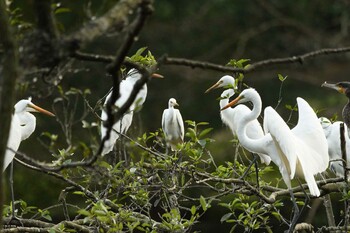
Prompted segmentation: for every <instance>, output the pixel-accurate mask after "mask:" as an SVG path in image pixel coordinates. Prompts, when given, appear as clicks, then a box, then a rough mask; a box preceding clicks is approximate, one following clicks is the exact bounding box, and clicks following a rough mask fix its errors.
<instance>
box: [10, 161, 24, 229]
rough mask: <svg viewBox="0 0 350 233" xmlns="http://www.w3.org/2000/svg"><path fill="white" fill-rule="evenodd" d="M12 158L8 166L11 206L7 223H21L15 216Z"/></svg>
mask: <svg viewBox="0 0 350 233" xmlns="http://www.w3.org/2000/svg"><path fill="white" fill-rule="evenodd" d="M13 164H14V162H13V160H12V162H11V167H10V190H11V206H12V213H11V219H10V221H9V222H8V224H9V225H12V224H14V225H16V226H18V225H22V226H23V224H22V222H21V220H20V219H19V218H17V217H16V204H15V192H14V189H13Z"/></svg>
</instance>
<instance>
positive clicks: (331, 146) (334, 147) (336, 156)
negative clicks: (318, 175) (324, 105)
mask: <svg viewBox="0 0 350 233" xmlns="http://www.w3.org/2000/svg"><path fill="white" fill-rule="evenodd" d="M319 120H320V123H321V125H322V128H323V131H324V134H325V136H326V138H327V142H328V154H329V159H330V169H331V170H332V171H333V172H334V173H335V174H336V176H338V177H344V167H343V162H342V151H341V142H340V124H342V123H343V122H342V121H335V122H333V124H332V122H331V121H330V120H329V119H327V118H326V117H320V118H319ZM344 129H345V130H344V134H345V135H344V136H345V137H344V138H345V146H346V147H345V148H346V160H347V163H346V164H347V167H350V139H349V134H348V129H347V127H346V125H344ZM332 160H333V161H332Z"/></svg>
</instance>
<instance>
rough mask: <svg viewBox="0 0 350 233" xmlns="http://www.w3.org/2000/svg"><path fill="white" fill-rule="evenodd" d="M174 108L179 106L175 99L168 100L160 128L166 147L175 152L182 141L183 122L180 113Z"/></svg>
mask: <svg viewBox="0 0 350 233" xmlns="http://www.w3.org/2000/svg"><path fill="white" fill-rule="evenodd" d="M175 106H179V104H178V103H177V102H176V99H174V98H170V99H169V102H168V108H167V109H165V110H164V111H163V116H162V128H163V132H164V135H165V140H166V142H167V145H169V146H170V147H171V150H173V151H175V150H177V148H178V145H179V144H180V143H183V141H184V134H185V131H184V122H183V120H182V116H181V113H180V111H179V110H178V109H176V108H175Z"/></svg>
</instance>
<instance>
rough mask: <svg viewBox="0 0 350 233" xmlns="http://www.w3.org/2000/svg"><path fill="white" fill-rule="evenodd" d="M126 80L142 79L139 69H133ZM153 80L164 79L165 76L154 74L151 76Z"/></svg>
mask: <svg viewBox="0 0 350 233" xmlns="http://www.w3.org/2000/svg"><path fill="white" fill-rule="evenodd" d="M126 78H134V79H140V78H141V74H140V72H139V71H138V70H137V69H135V68H132V69H130V70H129V72H128V74H127V76H126ZM151 78H164V76H163V75H161V74H158V73H153V74H151Z"/></svg>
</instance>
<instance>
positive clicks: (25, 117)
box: [2, 98, 54, 171]
mask: <svg viewBox="0 0 350 233" xmlns="http://www.w3.org/2000/svg"><path fill="white" fill-rule="evenodd" d="M14 108H15V111H14V114H13V115H12V119H11V128H10V132H9V138H8V141H7V147H8V148H10V149H7V150H6V152H5V158H4V163H3V169H2V170H3V171H4V170H5V169H6V168H7V167H8V165H9V164H10V163H11V162H12V160H13V158H14V157H15V151H17V150H18V148H19V145H20V144H21V141H23V140H25V139H27V138H28V137H29V136H30V135H31V134H32V133H33V132H34V130H35V126H36V118H35V116H34V115H33V114H31V113H30V112H41V113H44V114H46V115H49V116H54V114H53V113H51V112H49V111H47V110H45V109H42V108H40V107H38V106H36V105H35V104H33V103H32V102H31V99H30V98H29V99H27V100H26V99H23V100H20V101H18V102H17V104H16V105H15V107H14Z"/></svg>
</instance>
